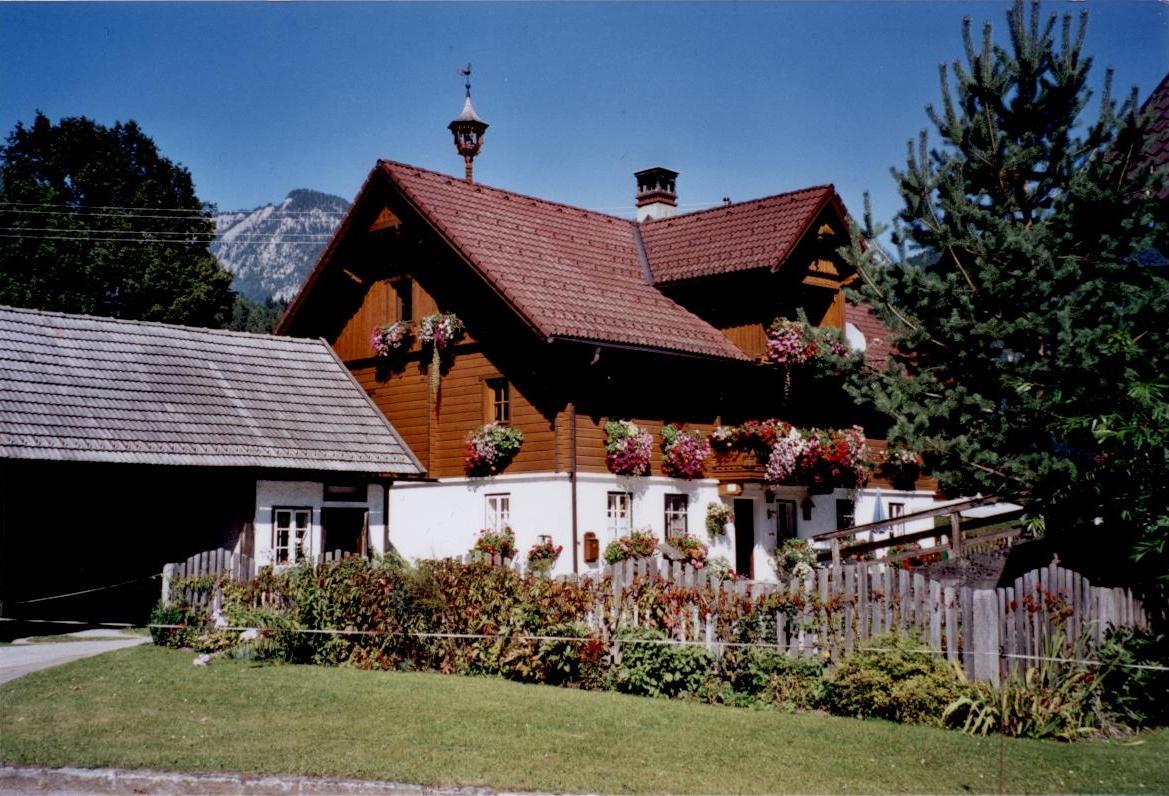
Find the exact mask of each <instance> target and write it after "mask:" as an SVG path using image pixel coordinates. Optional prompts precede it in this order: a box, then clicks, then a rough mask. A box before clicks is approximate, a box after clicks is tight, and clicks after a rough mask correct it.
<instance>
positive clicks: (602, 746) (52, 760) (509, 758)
mask: <svg viewBox="0 0 1169 796" xmlns="http://www.w3.org/2000/svg"><path fill="white" fill-rule="evenodd" d="M192 657H193V656H192V655H191V654H190V653H183V652H176V651H173V650H165V649H159V648H156V647H151V646H145V647H136V648H131V649H126V650H120V651H117V652H113V653H109V654H107V655H103V656H99V657H96V658H89V659H86V660H83V661H78V662H76V663H72V664H68V665H66V666H61V667H57V668H54V669H49V670H45V671H42V672H37V673H35V674H32V675H29V676H27V677H23V678H20V679H18V680H15V681H13V682H11V683H8V684H6V685H4V686H0V760H2V761H3V762H4V763H6V764H18V765H19V764H26V765H46V766H65V765H76V766H86V767H94V766H116V767H125V768H158V769H170V770H184V771H194V770H198V771H235V772H255V773H266V774H275V773H288V774H305V775H322V776H343V777H358V778H367V779H388V780H394V781H399V782H411V783H418V784H423V785H478V786H487V787H494V788H505V789H519V790H549V791H592V792H662V791H668V792H678V793H681V792H800V793H809V792H833V793H848V792H864V793H876V792H931V793H938V792H960V791H967V792H969V791H975V792H987V791H995V790H997V788H998V781H997V765H998V763H997V761H998V751H999V739H997V738H970V737H967V736H964V735H961V734H959V733H956V732H951V731H946V730H938V729H932V728H927V727H907V726H898V725H894V724H888V723H885V722H877V721H857V720H852V719H840V718H834V717H828V716H819V715H788V714H784V713H779V712H776V711H763V710H739V709H732V708H726V707H713V706H707V705H697V704H688V703H682V702H667V701H664V700H652V699H643V698H638V697H628V696H622V695H619V694H611V693H589V692H582V691H572V690H567V689H558V688H550V687H542V686H531V685H521V684H518V683H512V682H507V681H503V680H496V679H488V678H470V677H454V676H443V675H437V674H429V673H397V672H362V671H356V670H351V669H335V668H318V667H309V666H276V665H271V666H262V665H256V664H249V663H246V662H242V661H226V660H216V661H214V662H213V664H212V665H211V666H209V667H208V668H205V669H200V668H196V667H194V666H192V665H191V661H192ZM1004 748H1005V760H1006V788H1007V790H1009V791H1014V792H1019V791H1027V792H1074V791H1080V792H1130V793H1140V792H1150V793H1154V792H1161V793H1164V792H1167V791H1169V766H1167V765H1166V763H1165V761H1166V760H1169V732H1165V731H1162V732H1158V733H1150V734H1146V735H1144V736H1141V737H1140V738H1139V739H1128V740H1127V741H1109V742H1104V741H1091V742H1080V743H1076V744H1060V743H1055V742H1045V741H1026V740H1011V739H1008V740H1007V741H1006V743H1005V744H1004Z"/></svg>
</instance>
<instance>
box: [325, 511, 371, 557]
mask: <svg viewBox="0 0 1169 796" xmlns="http://www.w3.org/2000/svg"><path fill="white" fill-rule="evenodd" d="M321 527H322V530H323V534H324V539H323V540H322V542H321V552H322V553H332V552H334V551H337V550H340V551H341V552H342V553H348V554H350V555H359V554H364V553H365V546H364V545H363V544H362V542H364V541H365V540H364V533H365V509H356V508H354V509H340V508H326V509H323V510H322V511H321Z"/></svg>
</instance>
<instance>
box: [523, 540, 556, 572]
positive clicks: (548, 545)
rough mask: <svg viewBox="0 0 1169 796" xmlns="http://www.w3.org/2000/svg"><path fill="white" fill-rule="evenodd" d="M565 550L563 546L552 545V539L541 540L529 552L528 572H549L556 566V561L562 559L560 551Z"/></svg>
mask: <svg viewBox="0 0 1169 796" xmlns="http://www.w3.org/2000/svg"><path fill="white" fill-rule="evenodd" d="M563 549H564V546H563V545H558V544H556V545H554V544H552V540H551V539H550V538H549V539H541V540H540V541H538V542H536V543H535V544H534V545H532V547H531V549H530V550H528V570H529V571H532V572H547V571H549V570H550V569H552V567H553V566H554V565H555V564H556V559H558V558H560V551H562V550H563Z"/></svg>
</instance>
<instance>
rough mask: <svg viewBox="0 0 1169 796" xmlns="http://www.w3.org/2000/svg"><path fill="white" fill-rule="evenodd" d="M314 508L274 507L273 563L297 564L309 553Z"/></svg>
mask: <svg viewBox="0 0 1169 796" xmlns="http://www.w3.org/2000/svg"><path fill="white" fill-rule="evenodd" d="M312 526H313V510H312V509H294V508H275V509H272V563H273V564H295V563H296V562H297V561H299V560H300V559H302V558H304V557H305V556H307V555H309V553H310V552H311V551H310V549H309V548H310V545H311V541H310V539H309V533H310V532H311V530H312Z"/></svg>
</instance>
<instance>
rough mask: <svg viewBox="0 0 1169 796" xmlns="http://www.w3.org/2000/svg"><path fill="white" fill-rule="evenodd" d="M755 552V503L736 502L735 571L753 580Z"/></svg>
mask: <svg viewBox="0 0 1169 796" xmlns="http://www.w3.org/2000/svg"><path fill="white" fill-rule="evenodd" d="M754 552H755V501H754V500H750V499H742V498H741V499H737V500H735V571H736V572H738V573H739V574H740V575H745V576H746V577H749V578H753V577H754V576H755V572H754V559H755V556H754Z"/></svg>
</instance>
